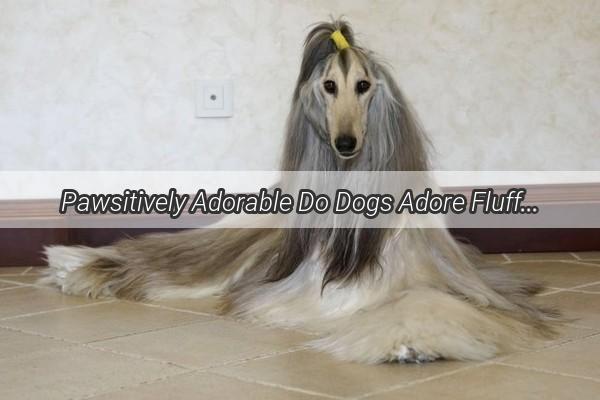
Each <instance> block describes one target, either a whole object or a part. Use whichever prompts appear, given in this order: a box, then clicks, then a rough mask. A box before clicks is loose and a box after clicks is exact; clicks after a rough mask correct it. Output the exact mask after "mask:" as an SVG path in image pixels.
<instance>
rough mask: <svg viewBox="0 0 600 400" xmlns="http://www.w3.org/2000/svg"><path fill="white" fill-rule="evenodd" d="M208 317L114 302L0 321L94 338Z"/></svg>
mask: <svg viewBox="0 0 600 400" xmlns="http://www.w3.org/2000/svg"><path fill="white" fill-rule="evenodd" d="M15 290H18V289H15ZM0 293H2V292H0ZM207 319H209V317H205V316H202V315H200V314H192V313H184V312H178V311H170V310H163V309H160V308H156V307H148V306H144V305H141V304H135V303H128V302H112V303H104V304H97V305H93V306H90V307H83V308H74V309H70V310H64V311H57V312H53V313H45V314H37V315H33V316H29V317H22V318H14V319H10V320H6V321H0V325H4V326H9V327H11V328H16V329H21V330H24V331H29V332H35V333H41V334H43V335H47V336H52V337H57V338H61V339H66V340H70V341H76V342H91V341H95V340H102V339H109V338H113V337H117V336H123V335H128V334H132V333H136V332H144V331H148V330H152V329H160V328H167V327H171V326H176V325H181V324H185V323H190V322H193V321H206V320H207Z"/></svg>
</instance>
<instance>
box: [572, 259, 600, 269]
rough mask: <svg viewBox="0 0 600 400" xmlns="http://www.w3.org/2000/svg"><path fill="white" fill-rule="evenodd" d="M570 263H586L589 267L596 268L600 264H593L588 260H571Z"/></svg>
mask: <svg viewBox="0 0 600 400" xmlns="http://www.w3.org/2000/svg"><path fill="white" fill-rule="evenodd" d="M571 263H573V264H580V265H588V266H590V267H596V268H600V264H594V263H590V262H586V261H578V260H576V261H571Z"/></svg>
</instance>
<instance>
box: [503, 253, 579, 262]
mask: <svg viewBox="0 0 600 400" xmlns="http://www.w3.org/2000/svg"><path fill="white" fill-rule="evenodd" d="M507 256H508V257H509V258H510V259H511V260H512V261H534V260H575V257H573V255H572V254H571V253H508V254H507Z"/></svg>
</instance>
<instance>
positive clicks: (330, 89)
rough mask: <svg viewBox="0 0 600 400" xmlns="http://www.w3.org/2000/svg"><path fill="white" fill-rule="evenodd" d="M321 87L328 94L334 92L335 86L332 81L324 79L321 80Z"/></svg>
mask: <svg viewBox="0 0 600 400" xmlns="http://www.w3.org/2000/svg"><path fill="white" fill-rule="evenodd" d="M323 88H325V91H326V92H327V93H330V94H335V90H336V86H335V82H334V81H325V82H323Z"/></svg>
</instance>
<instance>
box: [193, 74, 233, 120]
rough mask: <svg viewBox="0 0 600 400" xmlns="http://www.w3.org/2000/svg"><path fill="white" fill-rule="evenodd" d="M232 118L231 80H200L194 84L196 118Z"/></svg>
mask: <svg viewBox="0 0 600 400" xmlns="http://www.w3.org/2000/svg"><path fill="white" fill-rule="evenodd" d="M232 116H233V80H231V79H202V80H199V81H198V82H197V83H196V118H226V117H232Z"/></svg>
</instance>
